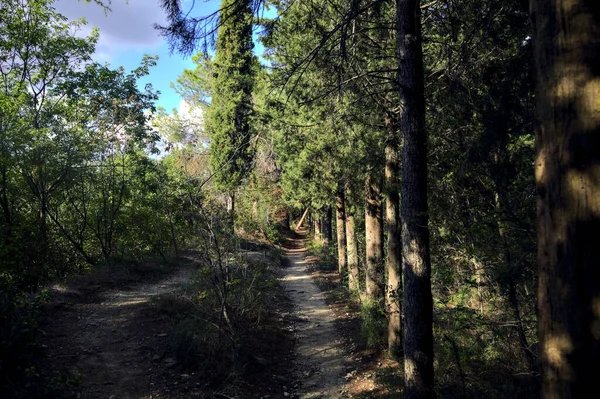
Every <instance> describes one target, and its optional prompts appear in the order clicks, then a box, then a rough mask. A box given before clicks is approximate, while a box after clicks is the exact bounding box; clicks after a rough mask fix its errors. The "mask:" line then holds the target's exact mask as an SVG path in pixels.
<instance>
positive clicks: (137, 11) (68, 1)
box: [54, 0, 165, 61]
mask: <svg viewBox="0 0 600 399" xmlns="http://www.w3.org/2000/svg"><path fill="white" fill-rule="evenodd" d="M54 7H55V8H56V11H58V12H59V13H61V14H63V15H64V16H66V17H68V18H69V19H78V18H81V17H85V19H86V20H87V23H88V25H87V26H86V27H85V28H84V29H83V30H82V32H81V34H82V35H86V34H89V33H90V32H91V29H92V27H98V28H99V29H100V40H99V42H98V45H97V47H96V59H97V60H99V61H110V60H111V58H112V55H113V54H116V53H119V52H123V51H127V50H132V49H135V50H140V49H141V50H153V49H156V48H157V47H158V46H159V45H160V44H162V43H163V42H164V41H163V39H162V38H161V37H160V36H159V34H158V32H157V31H156V30H155V29H154V24H155V23H159V24H164V23H165V13H164V11H163V10H162V9H161V8H160V7H159V5H158V3H157V0H129V1H126V0H113V2H112V4H111V9H112V11H109V12H107V13H105V12H104V10H103V9H102V7H100V6H98V5H96V4H93V3H88V4H85V3H84V2H83V1H82V0H80V1H77V0H56V1H55V3H54Z"/></svg>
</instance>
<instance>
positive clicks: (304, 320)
mask: <svg viewBox="0 0 600 399" xmlns="http://www.w3.org/2000/svg"><path fill="white" fill-rule="evenodd" d="M306 242H307V239H306V238H305V237H304V236H297V237H296V238H295V239H292V240H290V241H289V242H288V245H287V250H286V255H287V257H288V259H289V260H290V263H289V266H288V267H287V268H286V269H285V270H284V276H283V278H282V281H283V283H284V287H285V288H286V291H287V293H288V295H289V297H290V298H291V299H292V301H293V302H294V304H295V309H294V315H293V316H294V317H293V319H292V322H293V323H294V332H295V338H296V360H295V374H296V379H297V380H299V381H301V384H300V385H299V386H298V387H297V388H296V391H295V392H294V394H295V395H296V396H298V397H299V398H302V399H304V398H306V399H309V398H310V399H312V398H337V397H342V396H345V393H346V391H345V388H344V384H345V381H344V378H343V377H344V374H345V371H346V369H347V367H348V364H349V362H348V361H349V358H348V357H347V356H346V355H345V353H344V350H343V348H342V339H341V336H340V333H339V331H338V330H336V328H335V314H334V313H333V311H332V310H331V309H329V306H328V305H327V303H326V301H325V296H324V293H323V292H322V291H321V290H320V289H319V288H318V287H317V285H316V284H315V282H314V281H313V279H312V277H311V275H310V271H309V268H308V266H309V265H310V261H311V259H310V256H309V255H308V254H307V252H306Z"/></svg>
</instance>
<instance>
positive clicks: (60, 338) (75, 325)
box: [0, 254, 293, 399]
mask: <svg viewBox="0 0 600 399" xmlns="http://www.w3.org/2000/svg"><path fill="white" fill-rule="evenodd" d="M192 255H193V254H188V256H192ZM192 260H193V259H188V262H187V264H186V265H180V266H178V267H176V268H174V269H173V268H166V267H160V266H157V265H154V266H152V267H150V269H149V270H138V272H137V273H134V274H131V273H124V274H123V275H121V274H120V273H121V272H119V271H114V272H115V273H114V274H113V278H112V279H111V277H110V273H104V272H100V273H96V274H95V275H90V276H87V277H83V278H79V279H77V281H74V282H72V283H71V284H68V285H65V286H55V287H52V289H51V291H52V293H53V295H52V296H53V300H52V302H51V303H50V304H49V305H48V306H47V309H46V310H45V311H44V315H43V316H42V321H41V323H40V327H41V329H42V331H43V332H44V334H43V337H42V338H41V339H40V340H39V345H40V346H41V347H43V348H44V350H43V354H42V355H41V356H40V357H39V358H38V359H36V360H35V362H34V364H35V367H34V368H32V369H31V370H32V374H33V375H30V376H29V378H27V379H26V381H25V382H24V383H23V384H22V385H23V386H21V387H18V388H16V392H15V393H14V394H13V395H11V396H14V397H15V398H17V399H25V398H27V399H35V398H56V399H73V398H76V399H87V398H93V399H95V398H106V399H133V398H136V399H137V398H147V399H150V398H153V399H175V398H229V397H230V396H228V395H225V394H221V393H219V392H220V388H219V387H215V386H214V384H213V383H214V381H208V380H207V378H206V377H204V376H203V375H201V374H200V373H198V372H194V371H192V370H190V369H186V368H185V367H184V365H182V364H179V363H178V362H177V360H176V356H175V354H174V349H173V348H174V345H173V342H172V340H173V337H174V334H173V329H174V322H173V318H172V316H170V315H168V314H166V313H165V312H162V311H161V310H160V309H159V306H158V305H157V304H158V303H160V301H158V300H157V299H158V298H159V297H165V296H172V295H174V293H176V292H177V290H178V288H179V287H180V286H181V285H182V284H184V283H186V282H187V281H188V280H189V279H190V277H191V276H192V275H193V273H194V267H193V262H192ZM175 295H176V294H175ZM286 306H288V307H287V308H286ZM277 307H278V310H280V311H281V312H284V311H287V310H288V309H289V301H288V303H287V305H286V301H285V300H283V301H280V302H279V303H278V304H277ZM269 322H273V323H275V324H274V325H270V326H266V327H265V330H269V331H272V332H273V334H270V335H269V336H268V337H263V339H262V341H263V342H261V344H264V341H268V340H269V339H270V340H271V341H270V342H271V343H272V345H273V347H267V349H265V350H264V351H262V352H261V350H262V349H264V348H257V349H258V350H257V357H258V358H259V359H261V361H264V362H265V363H268V364H260V365H255V367H253V368H250V369H249V370H248V372H247V375H245V376H244V377H245V378H247V379H246V380H245V381H242V382H241V383H239V381H238V385H240V386H242V390H243V391H244V394H243V395H242V396H236V397H244V398H246V397H250V398H261V397H263V396H264V397H271V398H276V397H283V390H282V384H283V385H285V384H288V385H290V387H291V386H292V385H291V384H292V379H291V377H290V376H289V370H290V367H288V364H290V361H289V358H290V357H291V356H292V350H293V340H292V339H291V333H289V332H287V331H285V330H284V329H285V328H286V327H287V323H288V321H287V320H285V319H284V318H281V317H279V316H278V315H273V316H272V317H270V318H269ZM280 332H283V333H280ZM250 345H251V344H250ZM263 346H265V345H263ZM267 346H268V345H267ZM211 384H212V385H211ZM227 384H228V381H224V382H222V384H221V385H222V386H227ZM0 396H2V395H0Z"/></svg>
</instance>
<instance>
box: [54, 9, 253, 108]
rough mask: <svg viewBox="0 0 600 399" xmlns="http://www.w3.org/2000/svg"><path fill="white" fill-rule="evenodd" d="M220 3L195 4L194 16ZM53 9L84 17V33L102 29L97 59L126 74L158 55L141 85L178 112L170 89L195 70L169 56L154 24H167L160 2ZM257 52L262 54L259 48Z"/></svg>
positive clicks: (177, 99)
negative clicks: (184, 73)
mask: <svg viewBox="0 0 600 399" xmlns="http://www.w3.org/2000/svg"><path fill="white" fill-rule="evenodd" d="M220 3H221V1H220V0H196V2H195V6H194V9H193V11H192V13H191V15H196V16H201V15H207V14H210V13H212V12H214V11H216V10H218V8H219V5H220ZM191 4H192V1H191V0H183V1H182V7H183V8H184V9H185V8H186V6H187V7H190V6H191ZM54 7H55V8H56V10H57V11H58V12H60V13H61V14H63V15H65V16H66V17H68V18H70V19H77V18H80V17H85V18H86V20H87V22H88V25H87V27H86V28H85V29H84V30H83V31H82V32H81V33H82V34H85V33H87V32H89V31H91V29H92V27H98V28H99V29H100V40H99V43H98V46H97V48H96V54H95V55H94V58H95V60H96V61H100V62H108V63H110V64H111V65H112V66H113V67H118V66H123V67H124V68H125V69H126V70H132V69H134V68H136V67H137V66H138V65H139V63H140V61H141V60H142V57H143V56H144V54H149V55H158V57H159V60H158V64H157V65H156V67H154V68H152V69H151V71H150V75H148V76H147V77H146V78H144V79H143V80H141V81H140V84H141V85H142V87H143V85H145V84H146V83H152V86H153V87H154V89H156V90H159V91H160V92H161V94H160V98H159V100H158V102H157V105H158V106H162V107H164V108H166V109H167V110H169V111H170V110H171V109H173V108H178V107H179V104H180V102H181V98H180V97H179V95H177V93H175V91H174V90H173V89H172V88H171V87H170V83H171V82H173V81H175V80H176V79H177V77H178V76H179V75H180V74H181V72H182V71H183V70H184V69H186V68H193V63H192V61H191V59H189V58H187V59H185V58H183V57H182V56H180V55H179V54H176V53H175V54H169V47H168V45H167V43H166V42H165V40H164V39H163V38H162V37H160V35H159V34H158V32H157V31H156V30H155V29H154V28H153V25H154V24H155V23H165V14H164V11H163V10H162V9H161V8H160V7H159V6H158V2H157V0H128V1H126V0H112V4H111V8H112V11H111V12H108V13H106V14H105V13H104V10H103V9H102V8H101V7H99V6H97V5H95V4H85V3H84V2H83V1H82V0H79V1H77V0H56V1H55V3H54ZM255 51H258V52H261V51H262V47H261V46H260V45H257V46H256V48H255Z"/></svg>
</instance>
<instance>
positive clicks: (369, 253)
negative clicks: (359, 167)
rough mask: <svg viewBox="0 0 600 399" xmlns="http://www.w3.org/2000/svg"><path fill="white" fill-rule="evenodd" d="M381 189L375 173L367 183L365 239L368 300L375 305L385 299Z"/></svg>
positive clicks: (369, 175) (369, 176) (368, 177)
mask: <svg viewBox="0 0 600 399" xmlns="http://www.w3.org/2000/svg"><path fill="white" fill-rule="evenodd" d="M380 194H381V189H380V187H379V184H378V182H377V180H376V178H375V177H374V176H373V172H371V173H369V174H368V176H367V179H366V181H365V238H366V240H365V241H366V248H365V250H366V251H365V253H366V258H367V259H366V261H367V262H366V284H365V289H366V291H365V293H366V297H367V299H369V300H370V301H372V302H373V303H375V302H378V301H379V300H380V299H382V298H383V292H384V290H383V288H384V282H383V239H382V237H381V233H382V232H383V229H382V226H381V220H382V219H381V214H382V210H381V198H380Z"/></svg>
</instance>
